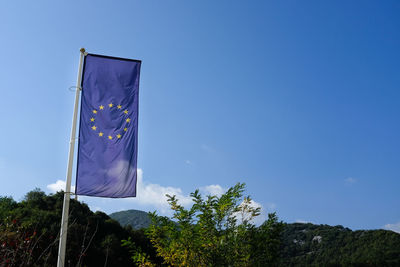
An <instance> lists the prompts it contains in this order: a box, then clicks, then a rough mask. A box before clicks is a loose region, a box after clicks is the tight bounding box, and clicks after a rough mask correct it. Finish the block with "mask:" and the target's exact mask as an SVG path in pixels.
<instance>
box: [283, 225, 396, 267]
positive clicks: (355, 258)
mask: <svg viewBox="0 0 400 267" xmlns="http://www.w3.org/2000/svg"><path fill="white" fill-rule="evenodd" d="M283 238H284V245H283V250H282V263H281V266H400V234H398V233H395V232H392V231H385V230H369V231H365V230H358V231H352V230H350V229H348V228H344V227H342V226H334V227H333V226H328V225H313V224H301V223H295V224H286V225H285V227H284V231H283Z"/></svg>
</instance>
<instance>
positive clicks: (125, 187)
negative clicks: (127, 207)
mask: <svg viewBox="0 0 400 267" xmlns="http://www.w3.org/2000/svg"><path fill="white" fill-rule="evenodd" d="M140 65H141V61H138V60H130V59H121V58H113V57H106V56H99V55H93V54H88V55H86V57H85V62H84V66H83V76H82V100H81V114H80V128H79V146H78V163H77V176H76V189H75V193H76V194H77V195H85V196H98V197H112V198H119V197H134V196H136V180H137V177H136V175H137V147H138V101H139V76H140Z"/></svg>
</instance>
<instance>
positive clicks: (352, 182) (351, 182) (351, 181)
mask: <svg viewBox="0 0 400 267" xmlns="http://www.w3.org/2000/svg"><path fill="white" fill-rule="evenodd" d="M344 182H345V183H346V184H348V185H351V184H355V183H356V182H357V179H355V178H353V177H348V178H346V179H344Z"/></svg>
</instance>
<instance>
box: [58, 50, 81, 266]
mask: <svg viewBox="0 0 400 267" xmlns="http://www.w3.org/2000/svg"><path fill="white" fill-rule="evenodd" d="M80 52H81V55H80V60H79V69H78V78H77V81H76V93H75V105H74V114H73V116H72V129H71V140H70V141H69V154H68V167H67V182H66V185H65V192H64V204H63V212H62V218H61V230H60V242H59V246H58V259H57V267H64V265H65V250H66V244H67V231H68V212H69V200H70V196H71V178H72V165H73V161H74V148H75V134H76V121H77V117H78V108H79V94H80V90H81V80H82V66H83V59H84V56H85V49H84V48H81V50H80Z"/></svg>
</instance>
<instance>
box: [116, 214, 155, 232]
mask: <svg viewBox="0 0 400 267" xmlns="http://www.w3.org/2000/svg"><path fill="white" fill-rule="evenodd" d="M109 216H110V217H111V218H112V219H114V220H116V221H118V222H119V223H120V224H121V225H122V226H125V225H130V226H132V228H133V229H135V230H139V229H142V228H147V227H148V226H149V225H150V223H151V219H150V217H149V215H148V213H147V212H144V211H141V210H124V211H119V212H114V213H111V214H110V215H109Z"/></svg>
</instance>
